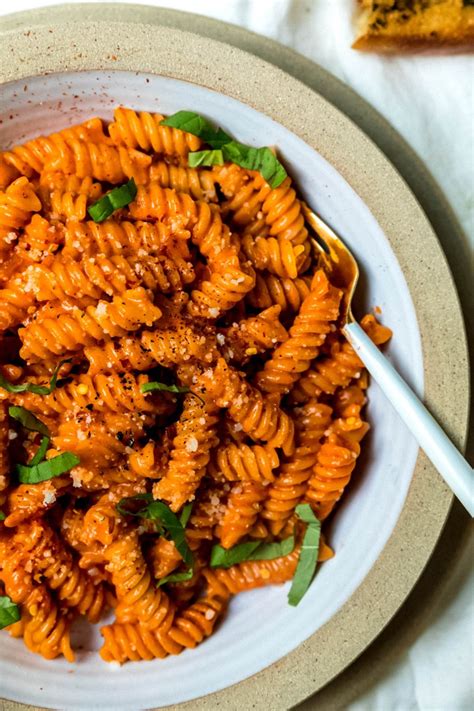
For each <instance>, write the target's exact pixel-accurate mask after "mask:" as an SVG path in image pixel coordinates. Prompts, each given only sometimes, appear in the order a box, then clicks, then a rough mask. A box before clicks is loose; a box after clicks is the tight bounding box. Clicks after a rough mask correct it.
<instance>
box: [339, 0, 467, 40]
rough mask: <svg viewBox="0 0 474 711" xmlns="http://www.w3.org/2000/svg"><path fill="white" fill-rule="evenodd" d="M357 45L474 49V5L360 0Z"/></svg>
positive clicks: (456, 0) (458, 0) (444, 0)
mask: <svg viewBox="0 0 474 711" xmlns="http://www.w3.org/2000/svg"><path fill="white" fill-rule="evenodd" d="M359 2H360V4H361V6H362V8H361V15H360V18H359V23H358V28H359V36H358V37H357V38H356V40H355V42H354V44H353V45H352V46H353V48H354V49H359V50H366V51H370V50H376V51H397V50H404V49H405V50H413V49H425V48H433V47H437V46H451V47H452V46H454V45H456V46H458V47H462V48H466V49H471V50H474V5H472V6H471V5H465V4H463V0H382V1H380V0H379V2H373V1H372V0H359Z"/></svg>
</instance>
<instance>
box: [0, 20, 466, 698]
mask: <svg viewBox="0 0 474 711" xmlns="http://www.w3.org/2000/svg"><path fill="white" fill-rule="evenodd" d="M79 13H80V14H79ZM85 13H86V10H85V9H80V8H77V6H76V7H74V8H68V10H67V11H62V10H60V9H59V10H56V9H51V11H48V12H47V13H46V14H44V15H43V19H42V20H41V19H39V20H38V23H39V24H38V26H37V27H35V28H34V29H30V26H31V25H32V24H33V17H34V13H33V14H32V15H31V16H30V17H31V18H32V19H31V20H29V23H30V26H28V27H24V26H23V27H21V26H20V27H19V29H18V28H17V29H15V28H14V25H15V23H13V24H12V28H13V29H11V30H10V31H7V32H6V33H5V34H4V36H3V38H2V40H3V41H2V44H1V45H0V47H1V48H0V72H1V74H2V75H3V80H4V81H7V82H20V80H21V83H19V85H18V86H19V87H20V86H21V87H22V86H23V80H25V84H28V85H29V86H36V87H37V88H38V87H41V86H44V87H45V92H46V91H51V89H47V87H48V86H49V87H51V83H52V81H54V80H53V79H51V80H44V82H43V80H41V79H34V80H32V79H30V78H31V77H35V76H38V75H39V76H41V75H43V74H46V73H48V74H49V73H52V72H61V73H63V72H77V71H82V72H85V71H91V72H92V71H94V72H97V71H99V73H100V72H101V73H102V75H103V76H104V77H108V79H107V81H105V80H104V81H103V82H102V83H101V82H100V80H99V85H98V86H100V87H101V90H102V91H105V90H106V91H107V92H108V96H109V95H110V93H111V89H112V87H113V80H112V79H110V77H111V76H112V77H115V79H123V80H124V81H125V79H126V77H125V75H120V74H115V73H114V74H111V70H112V71H113V72H117V71H127V72H130V71H133V72H138V73H139V76H140V77H141V79H142V80H143V73H147V72H148V73H150V74H158V75H161V76H162V77H169V78H171V79H172V80H175V79H178V80H184V81H187V82H190V83H192V84H194V87H190V89H189V96H190V97H191V95H192V94H193V92H194V94H195V95H196V97H197V98H196V100H198V98H199V96H200V95H202V93H201V94H200V93H199V92H202V89H200V88H199V87H206V88H207V89H211V90H213V91H214V92H218V95H215V94H212V93H211V94H209V100H210V97H212V96H217V98H216V99H215V100H216V102H217V103H216V107H217V108H218V107H219V100H220V99H219V97H220V96H222V95H225V96H228V97H232V98H233V99H236V100H238V101H240V102H242V103H243V104H245V105H246V106H248V107H252V108H253V109H255V110H256V111H258V112H260V113H261V114H266V115H267V116H270V117H272V119H274V120H275V121H276V122H278V124H280V125H281V126H282V127H286V129H289V131H291V132H292V133H293V134H295V136H299V137H300V138H301V139H303V141H305V142H306V143H307V144H308V145H309V146H312V147H313V148H314V149H315V150H316V151H317V152H318V154H319V155H320V156H323V157H324V158H325V159H326V160H327V161H328V162H329V163H330V164H331V165H332V166H333V167H334V168H335V169H336V170H337V171H338V173H339V174H340V175H341V176H343V178H345V180H346V181H347V182H348V183H349V184H350V185H351V186H352V188H353V190H355V192H356V193H357V194H358V196H359V197H360V198H361V199H362V201H363V203H365V205H366V206H367V207H368V208H369V209H370V211H371V213H372V215H373V216H374V217H375V219H376V220H377V222H378V225H379V226H380V227H381V228H382V230H383V232H384V233H385V236H386V237H387V238H388V240H389V243H390V246H391V249H392V250H393V253H394V254H395V256H396V258H397V259H398V263H399V265H400V267H401V269H402V271H403V275H404V277H405V280H406V282H407V284H408V288H409V290H410V294H411V298H412V300H413V303H414V306H415V310H416V315H417V319H418V326H419V330H420V333H421V338H422V343H423V366H424V384H425V397H426V399H427V401H428V403H429V404H430V406H431V407H432V409H433V410H434V411H435V413H436V414H437V415H438V416H439V418H440V419H441V420H442V421H445V422H449V427H450V431H451V432H452V433H453V434H454V436H455V437H456V436H457V439H458V442H462V440H463V437H464V432H465V426H466V410H467V402H468V389H467V366H466V353H465V340H464V334H463V326H462V320H461V316H460V311H459V305H458V303H457V298H456V294H455V290H454V287H453V284H452V280H451V277H450V274H449V271H448V269H447V266H446V263H445V260H444V257H443V254H442V252H441V250H440V248H439V246H438V244H437V241H436V238H435V237H434V235H433V233H432V232H431V229H430V227H429V225H428V223H427V221H426V219H425V217H424V215H423V213H422V212H421V210H420V208H419V207H418V205H417V203H416V202H415V200H414V198H413V196H412V195H411V193H410V192H409V191H408V189H407V188H406V186H405V184H404V183H403V182H402V180H401V179H400V177H399V176H398V175H397V174H396V173H395V172H394V171H393V169H392V168H391V166H390V165H389V164H388V162H387V161H386V159H385V158H384V157H383V156H382V155H381V154H380V153H379V152H378V150H377V149H376V148H375V147H374V146H373V145H372V144H371V143H370V142H369V141H368V140H367V139H366V138H365V137H364V135H363V134H362V133H361V132H360V131H359V130H358V129H356V128H355V127H354V126H353V125H352V124H351V123H350V122H349V121H348V120H347V119H345V118H344V116H342V115H341V114H340V113H339V112H337V111H336V110H335V109H334V108H332V107H331V106H330V105H329V104H327V103H326V102H324V100H322V99H321V97H319V96H318V95H317V94H314V93H313V92H311V91H310V90H308V89H307V88H306V87H305V86H303V85H302V84H300V83H299V82H297V81H296V80H294V79H292V78H290V77H289V76H288V75H285V74H283V73H282V72H280V71H279V70H277V69H275V68H274V67H272V66H270V65H268V64H265V63H264V62H262V61H261V60H258V59H256V58H255V57H252V56H250V55H248V54H245V53H243V52H240V51H238V50H236V49H234V48H231V47H228V46H225V45H221V44H219V43H216V42H212V41H209V40H206V39H202V38H199V37H196V36H193V35H183V34H182V33H180V32H178V31H176V30H170V29H165V28H160V27H156V26H155V27H152V26H151V25H150V24H146V23H148V22H149V20H150V17H151V15H150V13H153V11H151V10H150V9H146V8H143V9H140V8H137V7H136V6H133V7H129V8H126V7H121V6H114V7H113V8H111V7H108V8H106V7H105V6H104V7H97V6H95V7H93V8H92V7H91V6H87V14H88V21H87V22H85V21H84V20H81V21H80V20H79V17H84V16H85ZM23 18H25V16H23ZM23 21H24V22H25V21H26V20H25V19H24V20H23ZM142 23H143V24H142ZM183 48H185V51H183ZM73 76H74V79H73ZM88 76H89V75H86V74H84V75H82V77H78V75H73V74H71V80H72V81H73V82H74V86H76V87H79V86H81V87H82V89H83V90H84V87H86V88H87V77H88ZM83 79H85V80H86V83H85V84H84V83H83ZM129 80H130V79H129V77H128V79H127V81H129ZM59 81H63V82H64V76H63V77H62V78H61V79H58V82H59ZM42 82H43V83H42ZM139 82H140V79H137V87H138V84H139ZM106 85H107V87H106ZM156 86H157V87H160V86H163V84H160V83H159V82H157V84H156ZM168 86H169V87H170V91H171V89H173V91H174V90H176V86H177V84H176V82H175V83H173V81H171V82H170V83H169V84H168ZM104 87H106V89H105V88H104ZM178 88H179V87H178ZM86 90H87V89H86ZM71 91H73V89H72V87H71ZM116 92H117V96H118V95H120V98H122V95H121V94H120V89H119V87H118V85H117V86H116ZM66 93H67V92H66ZM89 93H92V92H89ZM14 94H15V87H13V89H12V86H11V85H10V86H6V87H5V91H4V97H6V98H7V99H8V101H11V102H12V105H15V97H14ZM178 94H179V92H178ZM45 96H46V94H45ZM69 98H70V96H69ZM139 98H140V97H139V94H138V92H137V96H136V99H135V101H134V98H133V96H131V98H130V102H129V103H130V104H136V102H137V101H138V100H139ZM218 99H219V100H218ZM122 100H123V99H122ZM181 100H182V99H181ZM190 100H191V99H190ZM37 101H38V97H37V96H36V97H35V99H34V103H35V104H37ZM82 101H83V102H86V99H84V100H82ZM18 102H20V104H21V100H20V99H18V97H17V104H18ZM66 103H67V98H66ZM79 103H80V102H79ZM228 104H229V105H230V104H231V102H228ZM180 107H181V106H180ZM222 107H224V108H225V104H224V105H222ZM176 108H177V107H176ZM224 108H222V111H224ZM227 109H228V106H227ZM35 110H37V109H35ZM57 110H58V108H57V106H56V111H57ZM241 110H242V112H243V111H244V109H243V108H242V109H241ZM208 113H209V112H208ZM220 115H221V114H220V113H219V114H216V115H215V118H219V116H220ZM242 115H244V114H243V113H242ZM26 116H27V112H26V110H24V111H23V112H22V115H21V116H20V117H19V118H18V127H19V128H18V139H21V137H22V136H21V131H22V130H25V131H26V132H27V133H28V132H29V133H31V126H28V125H27V121H26V118H25V117H26ZM245 116H246V117H247V118H248V120H249V121H251V120H255V121H257V123H256V124H255V125H256V126H258V125H260V124H258V119H257V118H255V116H256V115H254V114H253V113H252V112H251V111H248V112H247V113H246V114H245ZM69 118H70V117H68V121H69ZM39 120H41V117H40V119H39ZM45 120H46V119H45ZM228 120H229V121H231V119H230V118H229V119H228ZM267 124H268V126H269V127H270V128H271V125H272V124H271V122H270V123H268V120H267ZM276 126H277V125H275V136H278V137H279V136H281V137H282V138H281V142H282V143H283V142H284V141H287V143H286V145H287V147H288V149H289V147H290V146H291V147H293V149H294V150H295V151H298V150H301V144H300V142H299V141H298V140H297V139H291V134H288V136H287V133H288V132H286V133H285V129H283V128H281V129H279V128H278V129H277V127H276ZM225 127H226V128H232V129H233V131H234V132H236V131H237V130H238V128H237V126H236V125H235V124H234V125H231V124H229V126H227V125H226V126H225ZM5 130H6V132H7V134H8V127H7V128H6V129H5ZM242 130H243V129H242ZM239 137H241V136H239ZM244 138H245V136H244ZM247 140H250V139H249V138H247ZM279 145H280V141H279ZM309 155H313V156H314V160H315V161H317V160H318V158H317V156H316V154H311V153H310V149H308V156H309ZM302 159H303V160H304V155H303V154H302ZM315 165H316V163H315ZM321 165H322V163H321ZM321 170H322V171H323V173H322V174H324V169H323V168H321V166H320V171H321ZM303 173H304V170H303V171H302V175H301V177H302V180H304V178H305V176H304V174H303ZM328 175H329V173H328ZM317 187H318V188H319V187H320V184H318V186H317ZM347 199H348V200H349V193H348V198H347ZM351 199H352V198H351ZM328 205H330V202H328V204H327V205H326V209H329V208H328ZM322 207H323V208H324V207H325V206H324V204H323V205H322ZM361 215H362V213H361ZM336 217H337V216H336ZM347 229H349V227H347ZM374 229H375V228H374ZM395 271H396V270H395ZM434 284H436V289H434V288H433V285H434ZM399 333H400V332H399ZM400 337H401V336H400ZM415 341H416V339H415ZM414 343H415V342H414ZM415 346H416V343H415ZM415 360H416V358H415ZM452 363H456V364H457V366H456V370H453V368H452ZM450 502H451V496H450V493H449V492H448V491H447V490H446V488H445V487H444V485H443V484H442V483H441V482H440V480H439V478H438V477H437V475H436V473H435V472H434V471H433V470H432V468H431V467H430V466H429V465H428V464H427V463H426V460H425V459H424V457H423V456H421V455H420V456H419V457H418V461H417V465H416V469H415V473H414V476H413V481H412V484H411V487H410V490H409V492H408V495H407V498H406V502H405V506H404V508H403V511H402V513H401V516H400V518H399V520H398V523H397V525H396V527H395V529H394V530H393V532H392V535H391V537H390V540H389V541H388V542H387V544H386V545H385V547H384V549H383V551H382V553H381V555H380V557H379V558H378V560H377V561H376V563H375V565H373V567H372V568H371V570H370V572H369V573H368V575H367V576H366V577H365V579H364V581H363V582H362V584H361V585H360V587H358V589H357V590H356V591H355V592H354V593H353V594H352V596H351V597H350V598H349V599H348V600H347V601H346V602H345V604H344V605H343V606H342V607H341V608H340V609H339V610H338V611H337V613H336V614H335V615H333V616H332V617H331V619H329V621H327V622H326V623H325V624H324V625H323V626H322V627H321V628H320V629H318V631H317V632H316V633H315V634H314V635H312V636H311V637H310V638H309V639H307V640H306V641H305V642H304V643H303V644H301V645H300V646H299V647H298V649H297V650H295V651H293V652H292V653H290V654H288V655H287V656H286V657H284V658H282V659H280V661H279V662H277V663H276V664H273V665H272V666H270V667H268V668H267V669H265V670H264V671H261V672H259V673H258V674H255V675H254V676H252V677H251V678H249V679H247V680H245V681H241V682H240V683H239V684H238V685H234V686H232V687H231V689H229V690H225V689H224V690H223V691H220V692H217V693H215V694H213V695H212V696H208V697H206V698H204V699H202V700H201V701H199V702H196V701H193V702H192V707H193V708H199V707H202V708H204V707H206V706H207V708H214V707H215V706H216V705H217V704H220V705H222V706H223V707H227V708H242V707H244V708H246V707H248V706H250V705H251V704H252V703H254V704H255V705H256V706H257V707H259V703H262V702H260V699H265V703H264V705H265V706H266V707H269V708H272V709H273V708H275V709H278V708H288V706H290V705H292V704H294V703H297V702H298V701H300V700H302V699H303V698H305V697H306V696H307V695H308V694H310V693H313V692H314V691H315V690H317V689H318V688H320V687H321V686H323V685H324V684H325V683H327V682H328V681H329V680H330V679H332V678H333V677H334V676H335V675H337V674H338V673H339V672H340V671H341V670H342V669H343V668H344V667H345V666H346V665H347V664H348V663H349V662H350V661H352V660H353V659H354V658H355V657H356V656H357V655H358V654H360V652H361V651H362V650H363V649H364V648H365V646H366V645H367V644H368V643H369V642H370V641H371V639H373V637H374V636H375V635H376V634H377V633H378V632H379V631H380V630H381V629H382V627H383V626H384V625H385V624H386V622H387V621H388V620H389V619H390V617H391V616H392V615H393V613H394V612H395V610H396V609H397V607H398V606H399V605H400V604H401V602H402V601H403V600H404V598H405V597H406V595H407V593H408V592H409V590H410V589H411V587H412V585H413V583H414V582H415V580H416V578H417V577H418V575H419V573H420V572H421V570H422V568H423V566H424V564H425V563H426V560H427V558H428V556H429V554H430V553H431V550H432V549H433V546H434V544H435V542H436V540H437V537H438V535H439V532H440V530H441V528H442V526H443V523H444V520H445V517H446V514H447V511H448V509H449V505H450ZM376 534H377V532H376V531H375V535H376ZM355 549H356V545H355V544H354V550H355ZM267 599H268V600H270V597H268V598H267ZM260 600H262V598H260ZM264 604H265V603H264ZM279 636H280V637H281V636H283V635H282V633H280V635H279V634H278V630H275V637H276V643H277V644H278V643H279V642H278V637H279ZM303 639H304V637H303ZM210 644H211V643H208V646H207V649H210V648H211V647H210ZM290 648H291V647H290ZM203 649H204V648H203ZM249 654H253V655H255V650H251V651H250V652H249ZM190 658H191V657H189V659H190ZM275 658H278V655H277V657H275V656H273V659H275ZM196 659H198V657H196ZM269 659H272V657H271V655H270V656H269ZM183 660H184V657H183ZM183 663H184V662H183ZM186 663H187V662H186ZM145 666H146V665H145ZM142 668H144V667H143V665H142ZM257 668H258V666H257ZM27 671H28V670H27ZM37 672H38V667H37V666H36V667H34V665H32V667H31V677H33V676H34V674H35V673H37ZM12 673H13V671H12ZM40 673H41V669H40ZM141 673H142V672H141V671H138V670H137V679H138V676H140V674H141ZM157 673H158V672H157ZM247 673H248V672H247ZM25 674H26V677H27V676H28V674H27V672H25ZM26 677H25V684H27V680H26ZM229 678H230V677H229ZM58 683H59V682H58ZM109 683H110V677H109ZM229 683H230V682H229ZM119 685H120V684H119V679H117V686H119ZM221 686H222V683H221ZM8 693H9V695H10V696H12V697H14V698H16V699H18V700H26V699H29V700H31V701H34V702H35V703H38V704H41V698H42V695H41V694H39V693H38V695H37V696H36V697H34V698H32V695H31V691H29V692H28V693H26V686H25V693H24V694H23V693H22V690H21V689H19V688H17V689H13V690H12V687H11V684H10V686H9V687H8ZM137 693H138V692H137ZM178 697H179V695H177V698H178ZM188 698H190V697H189V696H188ZM45 703H48V704H49V703H51V700H50V698H49V699H48V701H46V702H45ZM77 704H80V693H79V696H78V698H77V700H76V701H75V707H77ZM54 705H56V704H55V703H54ZM57 705H58V706H61V705H62V703H61V697H60V696H59V697H58V700H57ZM89 707H90V706H89ZM68 708H69V706H68Z"/></svg>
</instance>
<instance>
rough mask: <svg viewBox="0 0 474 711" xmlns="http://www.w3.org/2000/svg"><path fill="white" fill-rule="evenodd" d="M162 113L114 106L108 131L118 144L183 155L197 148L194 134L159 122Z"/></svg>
mask: <svg viewBox="0 0 474 711" xmlns="http://www.w3.org/2000/svg"><path fill="white" fill-rule="evenodd" d="M162 120H163V116H162V115H161V114H151V113H148V112H147V111H140V112H139V113H137V112H136V111H133V109H127V108H125V107H123V106H120V107H119V108H117V109H115V111H114V121H113V122H112V123H111V124H110V125H109V133H110V136H111V138H112V140H113V141H114V143H116V144H118V145H120V144H121V145H125V146H127V147H128V148H140V150H143V151H153V152H154V153H158V154H162V155H167V156H178V157H180V158H185V157H186V155H187V154H188V152H189V151H197V150H199V147H200V145H201V141H200V140H199V138H197V137H196V136H193V135H192V134H190V133H186V132H185V131H180V130H179V129H177V128H171V127H169V126H160V122H161V121H162Z"/></svg>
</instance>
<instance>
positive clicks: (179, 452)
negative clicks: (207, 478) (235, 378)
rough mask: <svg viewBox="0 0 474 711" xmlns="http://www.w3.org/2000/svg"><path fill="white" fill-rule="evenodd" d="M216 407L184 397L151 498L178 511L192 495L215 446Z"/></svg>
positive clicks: (187, 396)
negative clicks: (170, 446)
mask: <svg viewBox="0 0 474 711" xmlns="http://www.w3.org/2000/svg"><path fill="white" fill-rule="evenodd" d="M216 423H217V417H216V408H215V407H212V406H207V405H206V404H204V403H202V402H201V401H200V400H199V399H198V398H197V397H196V396H195V395H193V394H189V395H186V397H185V401H184V408H183V413H182V415H181V417H180V419H179V421H178V425H177V431H176V437H175V438H174V440H173V449H172V451H171V454H170V462H169V465H168V470H167V472H166V474H165V476H164V477H163V478H162V479H161V480H160V481H159V482H158V483H157V484H155V485H154V487H153V496H154V497H155V498H156V499H163V500H164V501H167V502H169V504H170V507H171V509H172V510H173V511H178V510H179V509H180V508H181V507H182V506H183V504H184V503H185V502H186V501H187V500H188V499H189V498H190V497H192V495H193V494H194V492H195V490H196V489H197V487H198V486H199V483H200V481H201V479H202V477H203V476H204V473H205V470H206V466H207V464H208V462H209V458H210V454H209V451H210V449H211V448H212V447H213V445H214V444H215V443H216V436H215V425H216Z"/></svg>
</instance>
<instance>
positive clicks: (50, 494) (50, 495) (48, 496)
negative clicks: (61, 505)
mask: <svg viewBox="0 0 474 711" xmlns="http://www.w3.org/2000/svg"><path fill="white" fill-rule="evenodd" d="M55 501H56V493H55V492H54V491H51V490H50V489H46V491H45V492H44V497H43V506H49V504H54V502H55ZM46 553H49V555H51V551H46V552H45V554H44V555H45V558H47V557H48V556H47V555H46Z"/></svg>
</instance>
